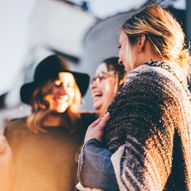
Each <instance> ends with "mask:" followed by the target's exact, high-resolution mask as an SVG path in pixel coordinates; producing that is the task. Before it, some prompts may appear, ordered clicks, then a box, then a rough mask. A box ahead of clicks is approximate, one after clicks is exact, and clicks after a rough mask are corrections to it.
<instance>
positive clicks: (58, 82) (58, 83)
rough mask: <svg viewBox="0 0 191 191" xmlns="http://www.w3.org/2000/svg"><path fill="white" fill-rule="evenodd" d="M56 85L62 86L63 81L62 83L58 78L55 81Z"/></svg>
mask: <svg viewBox="0 0 191 191" xmlns="http://www.w3.org/2000/svg"><path fill="white" fill-rule="evenodd" d="M54 85H55V86H56V87H60V86H61V85H62V83H61V82H60V81H59V80H56V81H55V83H54Z"/></svg>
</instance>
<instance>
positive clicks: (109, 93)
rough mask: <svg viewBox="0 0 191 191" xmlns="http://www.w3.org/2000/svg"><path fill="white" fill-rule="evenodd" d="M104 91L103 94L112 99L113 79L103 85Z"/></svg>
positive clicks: (113, 93)
mask: <svg viewBox="0 0 191 191" xmlns="http://www.w3.org/2000/svg"><path fill="white" fill-rule="evenodd" d="M104 91H105V95H106V96H107V99H109V100H110V99H112V98H113V96H114V95H115V80H111V81H109V82H108V83H107V84H106V85H105V86H104Z"/></svg>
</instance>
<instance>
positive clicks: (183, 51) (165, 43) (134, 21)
mask: <svg viewBox="0 0 191 191" xmlns="http://www.w3.org/2000/svg"><path fill="white" fill-rule="evenodd" d="M121 29H122V30H123V31H124V32H125V33H126V34H127V36H128V39H129V41H130V42H131V43H135V42H137V37H138V36H140V35H143V34H144V35H145V36H146V38H147V39H148V40H149V41H150V43H151V46H152V47H153V49H154V50H155V51H156V53H158V55H159V56H160V57H161V58H162V59H163V60H166V61H170V62H175V63H177V64H179V65H180V67H181V68H182V69H183V71H184V72H185V74H186V75H188V74H189V72H190V66H189V63H190V55H189V50H188V49H187V48H185V35H184V32H183V30H182V28H181V26H180V24H179V23H178V22H177V21H176V19H175V18H174V17H173V16H172V15H171V14H170V13H169V12H168V11H166V10H164V9H163V8H162V7H160V6H159V5H150V6H147V7H144V8H142V9H141V10H139V11H138V12H137V13H136V14H134V15H133V16H132V17H131V18H130V19H128V20H127V21H126V22H125V23H124V24H123V26H122V28H121Z"/></svg>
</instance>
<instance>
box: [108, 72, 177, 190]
mask: <svg viewBox="0 0 191 191" xmlns="http://www.w3.org/2000/svg"><path fill="white" fill-rule="evenodd" d="M176 96H177V92H176V87H175V85H174V84H173V83H171V82H170V80H169V79H168V78H165V77H164V76H161V75H159V74H157V73H155V72H154V71H146V72H142V73H140V74H138V75H137V76H136V77H134V78H133V80H131V81H130V82H129V83H127V84H126V86H125V87H124V88H123V89H122V90H121V92H120V94H118V96H117V97H116V98H115V100H114V102H113V103H112V105H111V107H110V108H109V112H110V114H111V117H110V121H109V122H108V125H107V127H106V132H108V134H109V135H107V133H106V135H105V136H106V138H108V142H106V144H107V146H108V147H109V148H110V149H111V150H112V151H114V154H113V156H112V163H113V166H114V170H115V174H116V177H117V181H118V185H119V188H120V190H123V191H124V190H131V191H138V190H147V191H151V190H155V191H159V190H163V189H164V187H165V184H166V182H167V179H168V176H169V175H170V172H171V167H172V152H173V137H174V126H175V125H176V120H177V121H178V118H179V117H178V110H179V109H178V107H177V103H176V98H175V97H176ZM112 135H115V137H112ZM107 136H108V137H107Z"/></svg>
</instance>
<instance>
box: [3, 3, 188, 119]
mask: <svg viewBox="0 0 191 191" xmlns="http://www.w3.org/2000/svg"><path fill="white" fill-rule="evenodd" d="M188 1H189V0H188ZM81 2H82V4H79V5H78V6H76V4H75V5H74V4H72V3H68V2H66V1H64V0H57V1H56V0H38V1H37V4H36V7H35V9H34V12H33V15H32V17H31V23H30V24H31V27H30V30H29V35H28V43H27V46H26V56H25V59H24V63H23V69H22V71H21V75H20V76H19V79H18V80H17V84H16V85H15V88H14V89H13V90H12V91H11V92H9V93H7V94H6V95H2V98H0V107H1V108H2V109H1V110H0V122H1V119H4V118H6V117H5V116H8V118H13V117H16V116H22V115H27V114H29V113H30V108H29V107H28V106H26V105H23V104H22V103H21V102H20V96H19V88H20V86H21V85H22V84H23V83H24V82H28V81H31V80H32V76H33V72H34V68H35V67H36V64H37V63H38V62H39V61H40V60H41V59H43V58H44V57H45V56H48V55H49V54H52V53H59V54H60V55H62V56H63V57H64V58H65V59H66V60H67V61H68V63H69V65H70V66H71V68H72V69H73V70H76V71H81V72H87V73H89V74H90V76H91V77H92V76H93V75H94V73H95V70H96V67H97V66H98V65H99V64H100V62H101V61H102V60H103V59H105V58H108V57H111V56H117V55H118V38H119V29H120V26H121V25H122V24H123V23H124V21H125V20H126V19H127V18H129V17H130V16H131V15H132V14H133V10H128V9H127V11H125V12H123V13H118V14H117V15H113V16H110V17H108V18H104V19H102V20H101V19H97V18H95V17H94V16H93V15H92V14H90V13H89V12H88V11H87V9H88V7H87V4H86V3H85V2H84V1H81ZM188 4H189V7H188V5H187V10H183V9H181V10H179V9H177V8H174V7H173V6H170V7H168V8H169V10H170V11H171V12H172V13H173V14H174V15H175V17H176V18H177V20H179V22H181V23H182V26H183V28H184V31H185V33H186V34H187V37H188V36H189V35H188V34H191V31H190V30H191V29H190V25H189V27H188V24H186V22H187V23H188V19H187V18H188V15H190V13H189V14H188V11H189V10H190V8H191V7H190V3H188ZM141 5H142V4H140V6H141ZM187 40H191V39H190V36H189V38H187ZM92 105H93V100H92V96H91V93H90V90H89V91H88V92H87V94H86V96H85V97H84V99H83V101H82V109H84V110H89V111H91V110H93V108H92Z"/></svg>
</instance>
